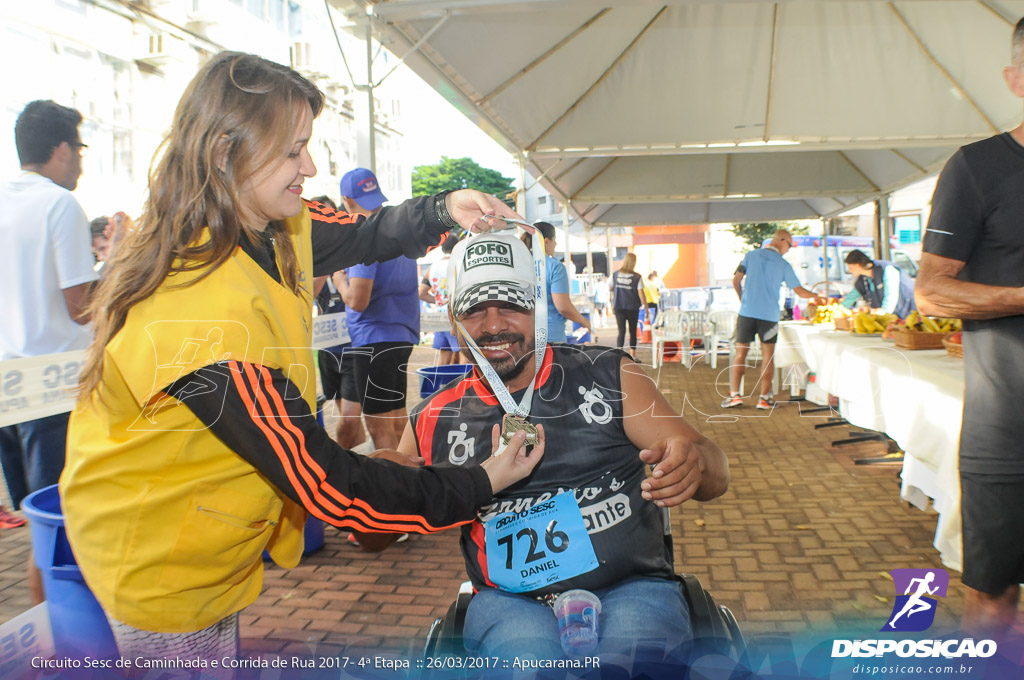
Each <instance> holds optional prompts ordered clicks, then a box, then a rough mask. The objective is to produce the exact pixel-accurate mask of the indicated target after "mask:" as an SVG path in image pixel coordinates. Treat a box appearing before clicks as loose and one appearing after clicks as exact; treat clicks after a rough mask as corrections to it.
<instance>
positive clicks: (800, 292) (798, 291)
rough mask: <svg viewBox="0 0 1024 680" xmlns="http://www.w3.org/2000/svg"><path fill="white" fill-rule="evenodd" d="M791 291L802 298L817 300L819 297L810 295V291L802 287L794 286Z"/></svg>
mask: <svg viewBox="0 0 1024 680" xmlns="http://www.w3.org/2000/svg"><path fill="white" fill-rule="evenodd" d="M791 290H792V291H793V292H794V293H796V294H797V295H799V296H800V297H802V298H814V299H817V298H818V297H819V296H818V295H816V294H814V293H812V292H811V291H809V290H807V289H806V288H804V287H803V286H796V287H795V288H792V289H791Z"/></svg>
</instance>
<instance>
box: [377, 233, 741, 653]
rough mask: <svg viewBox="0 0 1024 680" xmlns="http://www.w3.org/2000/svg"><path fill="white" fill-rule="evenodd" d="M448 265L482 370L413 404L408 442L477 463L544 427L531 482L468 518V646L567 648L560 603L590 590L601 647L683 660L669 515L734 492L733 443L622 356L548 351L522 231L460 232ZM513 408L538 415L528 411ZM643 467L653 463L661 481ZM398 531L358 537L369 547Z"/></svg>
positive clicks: (449, 460)
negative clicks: (692, 418) (541, 453)
mask: <svg viewBox="0 0 1024 680" xmlns="http://www.w3.org/2000/svg"><path fill="white" fill-rule="evenodd" d="M450 266H451V268H450V270H449V276H448V280H449V282H452V281H454V286H453V294H452V296H451V298H450V301H451V304H450V308H449V316H450V318H451V320H452V326H453V333H455V334H456V335H457V336H458V337H459V338H460V344H461V346H462V350H463V352H464V353H465V354H466V356H467V357H468V358H469V359H470V360H472V361H473V362H474V364H475V370H474V372H473V373H471V374H469V375H467V376H466V377H465V378H460V379H458V380H456V381H454V382H452V383H450V384H448V385H447V386H445V387H443V388H441V390H439V391H438V392H436V393H435V394H434V395H432V396H431V397H429V398H428V399H426V400H425V401H423V402H422V403H420V404H419V405H418V406H417V407H416V408H414V409H413V411H412V414H411V415H410V422H409V424H408V425H407V426H406V428H405V433H404V435H403V437H402V440H401V443H400V444H399V447H398V450H399V452H401V453H403V454H405V455H406V456H408V457H409V458H410V459H412V460H416V459H418V458H419V457H422V459H423V460H424V461H425V462H426V464H427V465H431V466H438V467H446V466H456V465H457V466H468V465H479V464H480V463H481V462H482V461H483V460H486V459H487V458H488V457H489V456H491V455H492V451H497V450H499V441H501V440H502V436H503V434H507V433H510V432H514V431H516V430H518V429H526V430H527V431H528V436H533V435H534V434H537V432H536V430H535V429H534V426H535V425H536V426H540V430H541V431H540V433H539V434H540V435H541V436H542V437H543V441H544V446H545V451H546V455H545V457H544V459H543V460H542V461H541V463H540V464H539V465H538V466H537V469H536V470H534V472H533V474H532V475H531V476H530V477H528V478H527V479H525V480H523V481H522V482H520V483H518V484H516V485H514V486H512V487H510V488H508V489H506V490H504V491H502V492H500V493H499V494H497V495H496V496H495V498H494V502H493V503H492V504H491V505H490V506H488V507H485V508H484V509H482V510H481V511H480V513H479V515H478V517H477V519H476V520H475V521H474V522H472V523H470V524H468V525H463V527H462V537H461V549H462V554H463V558H464V559H465V563H466V571H467V573H468V574H469V578H470V580H471V581H472V584H473V587H474V589H475V590H476V591H477V592H476V595H475V596H474V597H473V599H472V600H471V602H470V604H469V609H468V612H467V613H466V620H465V629H464V634H463V637H464V640H465V642H466V647H467V649H468V650H470V651H471V652H474V653H478V654H481V655H486V656H498V657H503V658H512V657H519V658H523V657H526V656H527V655H532V656H534V657H536V658H538V659H558V658H564V656H563V655H564V652H563V650H562V647H561V645H560V641H559V629H558V623H557V620H556V617H555V615H554V613H553V612H552V609H551V607H550V606H549V603H550V602H551V600H552V599H553V598H554V596H557V595H558V594H559V593H562V592H565V591H567V590H570V589H577V588H578V589H585V590H589V591H591V592H592V593H594V594H595V595H597V596H598V598H600V601H601V609H600V616H599V635H600V640H599V645H598V648H597V654H598V655H601V656H602V657H605V656H606V655H615V654H623V655H626V656H629V657H632V658H638V657H642V656H644V655H645V654H646V655H649V656H650V655H653V656H656V658H657V659H658V660H662V659H665V658H668V659H673V658H674V660H676V661H685V655H686V653H687V650H688V646H689V641H690V638H691V637H692V633H691V627H690V621H689V611H688V608H687V605H686V601H685V599H684V597H683V593H682V590H681V585H680V583H679V582H678V581H677V580H676V577H675V573H674V570H673V567H672V554H671V543H670V542H666V541H665V540H664V525H663V511H664V509H665V508H668V507H671V506H676V505H679V504H681V503H683V502H685V501H687V500H690V499H693V500H698V501H708V500H711V499H713V498H716V497H718V496H720V495H722V494H723V493H724V492H725V490H726V487H727V486H728V482H729V471H728V463H727V461H726V457H725V454H724V453H723V452H722V450H721V449H720V448H719V447H718V446H716V445H715V444H714V443H713V442H711V441H709V440H708V439H707V438H706V437H704V436H703V435H701V434H700V433H699V432H697V431H696V430H695V429H694V428H693V427H691V426H690V424H689V423H687V422H686V420H684V419H683V418H682V417H681V416H679V415H677V414H676V413H675V412H674V411H673V409H672V407H671V406H670V405H669V403H668V402H667V401H666V400H665V398H664V397H663V396H662V395H661V393H660V392H659V391H658V389H657V387H656V385H655V384H654V382H653V381H652V380H651V379H650V378H648V377H647V376H646V375H645V374H644V373H643V371H642V370H641V369H640V367H639V366H638V365H637V364H636V363H635V362H634V361H633V360H632V359H631V358H629V356H627V355H626V354H624V353H623V352H621V351H619V350H615V349H610V348H606V347H597V346H588V347H581V346H569V345H562V344H555V345H550V346H546V347H544V341H543V339H544V337H546V336H545V335H544V334H537V333H536V328H535V323H534V321H535V317H534V314H535V311H538V310H537V307H538V306H537V305H536V304H535V302H536V295H535V287H534V278H533V272H534V267H533V266H532V264H531V256H530V253H529V251H528V250H527V249H526V246H524V245H523V244H522V243H521V242H520V241H519V240H517V239H515V238H514V237H512V236H505V235H501V234H487V235H486V236H481V237H474V238H471V239H468V240H464V241H462V242H460V243H459V244H458V245H457V246H456V247H455V250H454V251H453V253H452V256H451V265H450ZM540 304H541V305H543V304H544V302H543V301H541V303H540ZM541 316H543V314H541ZM470 341H472V342H470ZM467 347H473V349H471V350H470V349H467ZM536 348H540V352H538V353H537V354H539V361H538V360H536V359H537V357H536V356H535V349H536ZM496 385H497V389H494V387H495V386H496ZM516 409H518V412H519V413H522V412H524V411H525V412H526V413H528V414H529V415H528V416H527V417H526V418H516V417H515V413H516ZM510 411H511V412H512V413H511V414H510V413H509V412H510ZM498 455H500V453H499V454H498ZM645 465H652V466H654V471H653V473H652V475H651V476H650V477H647V476H646V475H645V469H644V466H645ZM510 513H511V514H510ZM391 540H392V539H391V537H390V536H389V535H386V534H375V535H369V536H368V535H362V536H361V537H360V543H361V544H363V545H364V546H366V547H367V548H370V549H373V547H376V548H378V549H382V547H383V546H385V545H386V544H388V543H389V542H390V541H391Z"/></svg>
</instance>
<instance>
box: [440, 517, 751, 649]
mask: <svg viewBox="0 0 1024 680" xmlns="http://www.w3.org/2000/svg"><path fill="white" fill-rule="evenodd" d="M669 519H670V516H669V510H668V508H664V509H663V510H662V520H663V525H664V532H665V534H664V536H665V545H666V547H667V548H668V554H669V555H673V554H674V553H673V551H672V529H671V523H670V521H669ZM676 580H677V581H679V582H680V583H681V584H682V589H683V596H684V597H685V598H686V604H687V606H688V607H689V609H690V627H691V628H692V630H693V645H694V653H693V656H694V657H696V656H700V655H704V654H709V653H710V654H721V655H723V656H727V657H729V658H731V659H734V660H738V659H740V658H741V657H742V656H743V655H744V654H745V652H746V641H745V640H744V638H743V633H742V632H740V627H739V623H737V621H736V617H735V616H734V615H733V613H732V612H731V611H730V610H729V608H728V607H726V606H725V605H721V604H717V603H716V602H715V599H714V598H713V597H712V596H711V593H709V592H708V591H706V590H705V589H704V587H703V586H702V585H701V584H700V580H699V579H698V578H697V577H696V576H695V575H693V574H676ZM471 599H473V584H472V583H470V582H469V581H465V582H463V583H462V585H461V586H460V587H459V594H458V596H457V597H456V598H455V601H454V602H452V603H451V605H450V606H449V607H448V612H447V613H446V614H445V615H444V616H443V617H439V618H437V619H435V620H434V623H433V624H432V625H431V626H430V629H429V631H428V632H427V639H426V644H425V645H424V648H423V658H424V659H426V658H431V657H449V656H454V657H461V656H464V655H465V654H466V653H467V651H466V647H465V644H464V641H463V629H464V626H465V623H466V612H467V611H468V610H469V601H470V600H471Z"/></svg>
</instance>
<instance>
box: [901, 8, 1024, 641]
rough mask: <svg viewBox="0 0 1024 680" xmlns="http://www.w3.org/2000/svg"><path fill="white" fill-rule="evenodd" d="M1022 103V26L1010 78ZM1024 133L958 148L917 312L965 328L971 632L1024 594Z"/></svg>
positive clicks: (984, 628) (943, 183) (1007, 619)
mask: <svg viewBox="0 0 1024 680" xmlns="http://www.w3.org/2000/svg"><path fill="white" fill-rule="evenodd" d="M1003 77H1004V78H1005V80H1006V83H1007V85H1008V86H1009V88H1010V91H1011V92H1013V93H1014V94H1015V95H1016V96H1017V97H1020V98H1024V19H1022V20H1021V21H1020V22H1018V23H1017V26H1016V29H1015V31H1014V34H1013V63H1012V64H1011V65H1010V66H1007V67H1006V68H1005V69H1004V70H1003ZM1022 182H1024V125H1021V126H1018V127H1017V128H1015V129H1014V130H1012V131H1011V132H1008V133H1003V134H1001V135H997V136H995V137H992V138H990V139H986V140H984V141H981V142H976V143H974V144H970V145H968V146H965V147H963V148H961V149H960V150H959V151H957V153H956V154H954V155H953V157H952V158H951V159H950V160H949V162H948V163H947V164H946V167H945V168H944V169H943V171H942V174H941V175H940V176H939V181H938V184H937V185H936V187H935V196H934V198H933V200H932V213H931V218H930V220H929V222H928V230H927V232H926V234H925V239H924V255H923V258H922V260H921V272H920V274H919V275H918V278H917V291H916V298H917V305H918V308H919V309H920V310H921V311H922V312H923V313H924V314H930V315H935V316H946V317H961V318H963V319H964V320H965V321H964V338H963V346H964V373H965V376H966V393H965V395H964V414H963V427H962V430H961V433H960V465H959V469H960V487H961V493H962V515H963V546H964V565H963V583H964V585H966V586H968V588H969V590H968V593H967V598H966V602H965V605H964V619H963V627H964V629H965V630H966V631H968V632H971V633H974V634H982V635H991V634H999V633H1004V632H1006V631H1008V630H1009V628H1010V626H1011V625H1012V623H1013V620H1014V617H1015V616H1016V611H1017V603H1018V600H1019V598H1020V586H1019V585H1018V584H1019V583H1021V582H1024V542H1022V541H1021V540H1020V538H1021V535H1022V534H1024V506H1022V504H1021V502H1020V499H1021V498H1022V497H1024V454H1022V452H1021V442H1022V441H1024V228H1022V226H1021V222H1022V220H1024V191H1021V186H1022Z"/></svg>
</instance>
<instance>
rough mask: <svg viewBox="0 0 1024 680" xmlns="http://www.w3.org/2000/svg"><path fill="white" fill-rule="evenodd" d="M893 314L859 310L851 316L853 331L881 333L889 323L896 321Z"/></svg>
mask: <svg viewBox="0 0 1024 680" xmlns="http://www.w3.org/2000/svg"><path fill="white" fill-rule="evenodd" d="M896 319H897V317H896V315H895V314H870V313H868V312H859V313H857V314H855V315H854V317H853V332H854V333H861V334H865V333H882V332H884V331H885V329H886V327H888V325H889V324H891V323H893V322H894V321H896Z"/></svg>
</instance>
